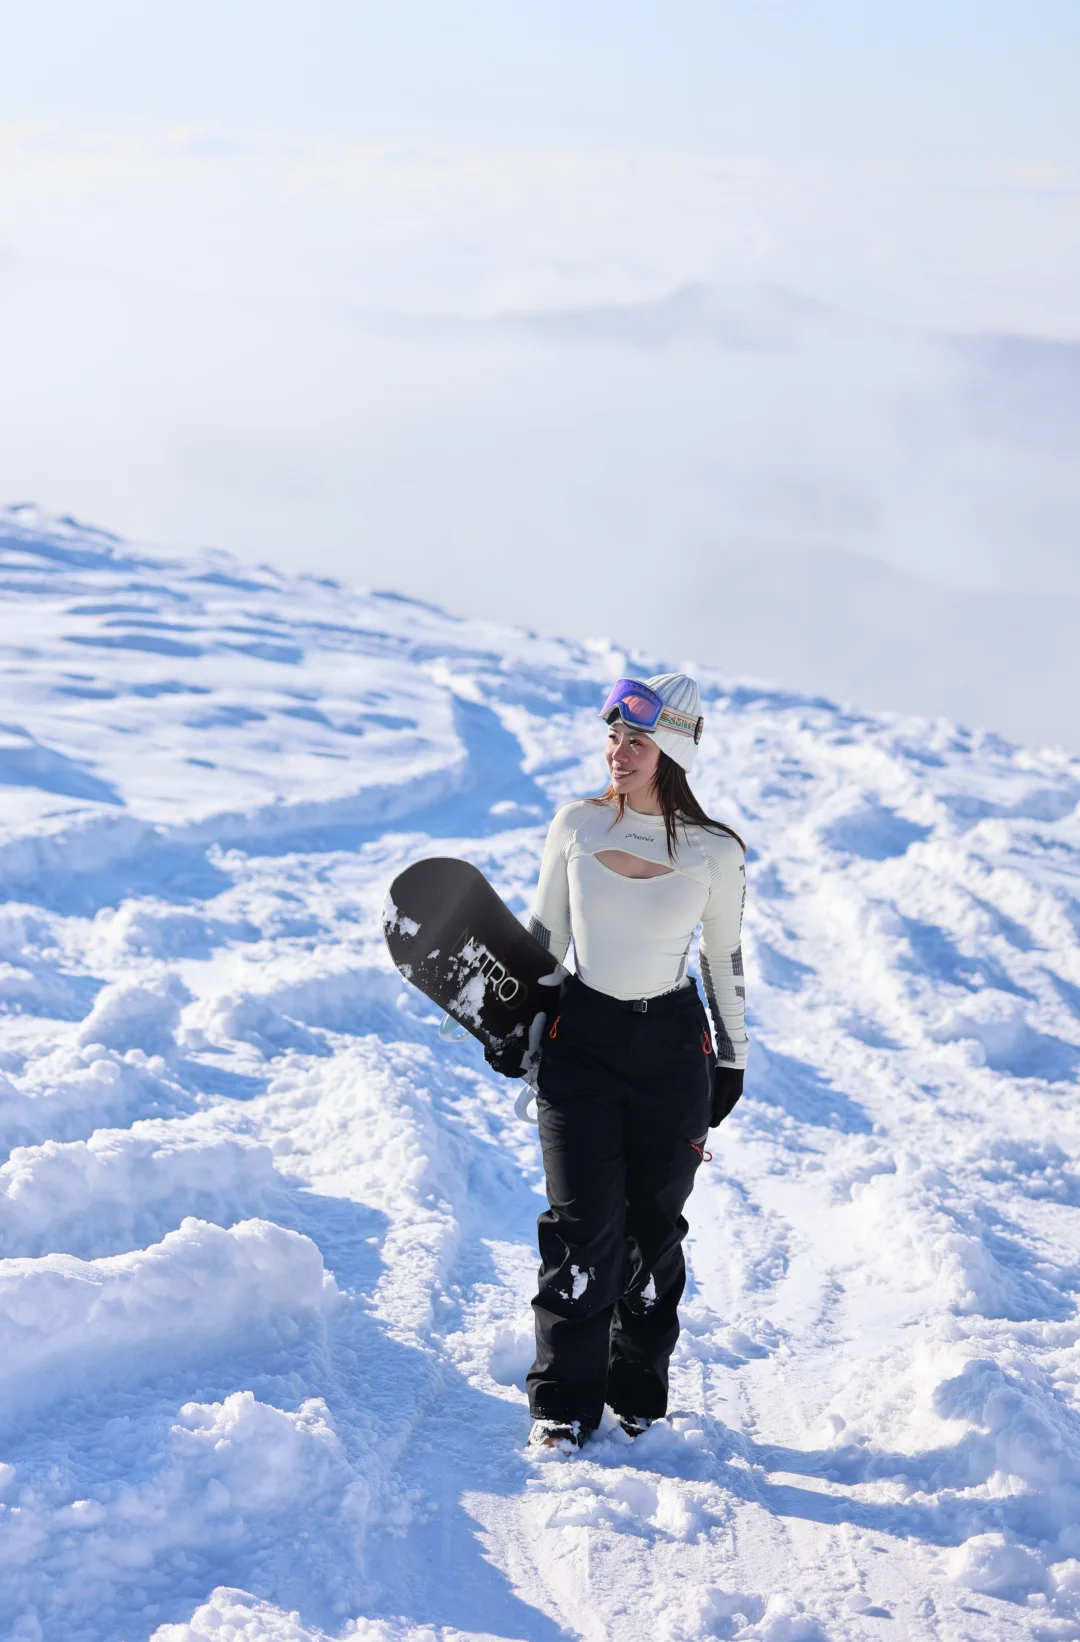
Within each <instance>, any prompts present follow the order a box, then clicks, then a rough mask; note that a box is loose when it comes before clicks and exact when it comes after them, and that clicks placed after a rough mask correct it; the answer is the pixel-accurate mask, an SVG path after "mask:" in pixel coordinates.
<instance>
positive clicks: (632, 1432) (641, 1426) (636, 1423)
mask: <svg viewBox="0 0 1080 1642" xmlns="http://www.w3.org/2000/svg"><path fill="white" fill-rule="evenodd" d="M612 1413H613V1414H615V1410H614V1409H612ZM615 1418H616V1419H617V1420H618V1422H619V1424H620V1425H621V1426H622V1428H623V1430H624V1431H625V1432H626V1435H627V1436H628V1437H640V1436H641V1433H642V1432H643V1431H647V1430H648V1429H649V1427H650V1425H652V1424H653V1421H652V1420H651V1419H650V1418H649V1416H648V1414H615Z"/></svg>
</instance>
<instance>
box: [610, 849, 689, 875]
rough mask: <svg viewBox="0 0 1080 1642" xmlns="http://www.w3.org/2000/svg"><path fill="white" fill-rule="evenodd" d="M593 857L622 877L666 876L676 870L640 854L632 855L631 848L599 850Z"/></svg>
mask: <svg viewBox="0 0 1080 1642" xmlns="http://www.w3.org/2000/svg"><path fill="white" fill-rule="evenodd" d="M593 859H594V860H596V861H599V863H600V865H601V866H602V867H607V869H608V871H609V872H617V873H618V874H619V877H620V878H666V877H667V876H668V874H669V873H671V872H674V870H675V869H674V867H662V866H660V865H659V863H658V862H656V861H645V860H643V859H642V858H641V856H640V855H631V854H630V851H629V850H597V852H596V854H595V856H594V857H593Z"/></svg>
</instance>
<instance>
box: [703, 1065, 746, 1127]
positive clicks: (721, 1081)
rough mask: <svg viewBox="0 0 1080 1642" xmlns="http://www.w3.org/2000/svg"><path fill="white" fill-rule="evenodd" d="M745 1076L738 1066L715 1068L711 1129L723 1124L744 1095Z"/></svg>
mask: <svg viewBox="0 0 1080 1642" xmlns="http://www.w3.org/2000/svg"><path fill="white" fill-rule="evenodd" d="M742 1086H743V1074H742V1068H741V1067H738V1066H714V1067H713V1086H712V1116H711V1117H710V1119H709V1128H710V1129H715V1128H716V1126H717V1124H718V1123H723V1121H724V1119H725V1118H726V1117H727V1115H728V1113H729V1112H730V1111H731V1110H732V1108H733V1107H734V1106H735V1104H736V1102H737V1101H738V1099H739V1096H740V1095H741V1094H742Z"/></svg>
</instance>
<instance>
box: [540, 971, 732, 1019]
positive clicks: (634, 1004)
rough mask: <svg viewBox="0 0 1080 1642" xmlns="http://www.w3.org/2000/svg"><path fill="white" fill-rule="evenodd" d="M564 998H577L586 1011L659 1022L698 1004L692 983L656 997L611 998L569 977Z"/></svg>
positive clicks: (578, 976)
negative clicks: (658, 1020)
mask: <svg viewBox="0 0 1080 1642" xmlns="http://www.w3.org/2000/svg"><path fill="white" fill-rule="evenodd" d="M563 996H564V998H565V999H567V1001H569V999H570V998H580V1000H581V1002H582V1003H583V1004H585V1006H586V1007H587V1008H589V1009H592V1010H595V1011H597V1013H602V1014H608V1015H647V1016H652V1017H658V1018H660V1019H664V1018H665V1017H667V1016H669V1015H678V1014H681V1012H682V1011H683V1010H685V1009H687V1008H693V1007H694V1006H695V1005H696V1004H699V1003H700V1002H701V998H700V996H699V994H698V989H697V987H696V986H695V985H694V983H693V981H687V982H686V983H685V985H683V986H677V987H676V988H675V989H674V991H672V992H661V993H660V995H659V996H658V997H656V998H612V997H610V996H609V995H608V993H606V992H597V990H596V988H595V987H593V986H586V985H585V982H584V981H583V980H582V979H581V977H580V975H571V976H570V977H569V979H568V980H567V981H566V982H565V991H564V993H563Z"/></svg>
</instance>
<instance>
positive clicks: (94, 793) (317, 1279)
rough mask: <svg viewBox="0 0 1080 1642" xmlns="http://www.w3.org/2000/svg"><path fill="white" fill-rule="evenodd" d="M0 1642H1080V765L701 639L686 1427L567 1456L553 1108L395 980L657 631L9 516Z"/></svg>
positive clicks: (681, 1370) (543, 789)
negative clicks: (538, 1297) (705, 983)
mask: <svg viewBox="0 0 1080 1642" xmlns="http://www.w3.org/2000/svg"><path fill="white" fill-rule="evenodd" d="M0 548H2V553H0V581H2V582H3V584H4V591H5V602H4V618H3V631H2V633H0V638H2V644H3V648H2V652H0V660H2V663H3V665H4V667H5V670H6V680H5V682H6V691H5V700H6V702H7V707H6V715H7V717H8V718H9V719H10V720H11V722H9V723H6V724H5V725H4V726H3V730H2V736H0V796H2V798H3V808H2V810H0V872H2V873H3V875H4V885H5V893H6V899H7V904H6V906H5V907H4V908H3V910H2V911H0V1009H2V1010H3V1017H2V1019H0V1140H2V1142H3V1148H4V1150H3V1154H2V1155H3V1157H4V1158H5V1159H6V1161H4V1162H3V1163H2V1165H0V1256H2V1258H0V1416H2V1417H0V1634H2V1635H3V1636H5V1637H8V1636H10V1637H11V1638H13V1639H15V1642H69V1639H70V1642H149V1639H151V1638H153V1639H154V1642H204V1639H205V1642H209V1639H211V1638H212V1639H214V1642H232V1639H237V1642H238V1639H239V1638H244V1639H245V1642H263V1639H265V1642H319V1639H323V1638H338V1637H342V1636H350V1637H356V1638H359V1639H361V1642H451V1639H462V1638H468V1639H469V1642H486V1639H489V1638H499V1639H507V1642H509V1639H512V1638H513V1639H522V1642H563V1639H568V1638H580V1639H583V1642H586V1639H587V1642H594V1639H595V1642H600V1639H603V1642H609V1639H610V1642H624V1639H625V1642H635V1639H647V1642H696V1639H698V1638H709V1637H717V1638H732V1639H734V1638H742V1639H751V1638H753V1639H761V1642H820V1639H821V1638H828V1639H830V1642H839V1639H844V1642H847V1639H851V1642H861V1639H863V1638H870V1637H874V1636H885V1635H891V1636H896V1637H897V1638H901V1637H902V1638H905V1639H906V1638H919V1639H921V1638H926V1639H934V1642H952V1639H953V1638H955V1639H957V1642H959V1639H961V1638H973V1639H978V1642H1001V1639H1006V1638H1011V1637H1016V1638H1021V1637H1032V1638H1036V1639H1038V1642H1059V1639H1060V1642H1066V1639H1068V1638H1080V1529H1078V1528H1077V1526H1076V1524H1077V1522H1078V1521H1080V1410H1078V1404H1077V1395H1078V1392H1077V1387H1078V1383H1080V1328H1078V1323H1077V1311H1076V1298H1077V1287H1078V1280H1080V1230H1078V1217H1077V1212H1076V1211H1077V1209H1078V1208H1080V1169H1078V1166H1077V1164H1076V1158H1077V1128H1078V1119H1077V1111H1076V1093H1077V1081H1078V1075H1080V946H1078V937H1080V816H1078V809H1077V806H1078V802H1080V765H1077V763H1076V762H1075V761H1070V760H1068V759H1067V758H1065V757H1064V756H1063V755H1059V754H1055V753H1052V752H1044V753H1038V752H1032V751H1027V750H1024V749H1018V748H1015V747H1012V746H1009V745H1007V744H1005V743H1003V742H1001V741H1000V740H999V739H997V738H995V737H993V736H989V735H985V734H980V735H972V734H968V733H967V732H964V731H961V730H958V729H956V728H955V727H954V726H952V725H948V724H942V723H938V724H927V723H923V722H916V721H911V720H903V721H901V720H889V719H882V718H873V719H872V718H867V717H863V716H860V715H858V714H856V713H852V712H848V711H845V710H843V709H840V708H838V707H836V706H834V705H833V704H831V703H829V702H825V701H817V700H810V699H806V698H802V697H798V696H795V695H791V694H784V693H782V692H777V691H771V690H768V689H765V688H763V687H762V688H757V687H751V686H733V685H732V684H731V682H730V681H727V680H724V679H722V678H720V677H719V676H717V675H714V674H710V673H704V674H703V675H702V682H703V689H704V694H705V697H706V704H707V705H706V712H707V715H708V731H707V735H706V741H705V744H704V745H703V751H702V761H701V771H700V777H699V779H698V781H697V786H698V789H699V791H700V793H701V796H702V798H703V799H704V800H705V802H706V803H707V804H708V805H709V806H710V807H711V808H712V809H713V810H714V811H715V812H717V813H719V814H721V815H723V816H725V817H727V818H728V819H730V820H731V821H732V822H733V823H734V824H735V825H737V826H738V827H739V828H740V830H742V831H744V832H745V834H746V835H747V836H748V838H749V839H750V841H751V845H752V851H751V857H750V862H749V884H750V890H749V901H748V908H747V935H746V947H747V971H748V989H749V1000H750V1005H751V1027H752V1035H753V1039H754V1043H753V1049H752V1054H751V1061H750V1071H749V1075H748V1093H747V1096H746V1098H745V1099H744V1100H743V1102H742V1103H741V1104H740V1106H739V1107H738V1108H737V1110H736V1112H735V1113H734V1114H733V1116H732V1117H731V1119H730V1120H729V1121H728V1123H727V1124H725V1125H724V1127H723V1129H721V1130H720V1131H718V1132H717V1133H715V1134H714V1137H713V1138H714V1152H715V1157H714V1160H713V1162H712V1163H711V1164H710V1165H708V1166H706V1167H705V1168H703V1170H702V1171H701V1174H700V1176H699V1181H698V1185H697V1188H696V1190H695V1193H694V1196H693V1198H692V1200H691V1206H690V1220H691V1226H692V1232H691V1238H690V1242H689V1245H688V1253H689V1263H690V1282H689V1286H688V1291H687V1298H686V1302H685V1307H684V1323H685V1328H684V1333H683V1336H682V1339H681V1340H680V1343H679V1346H678V1349H677V1353H676V1358H675V1362H674V1375H673V1399H672V1414H671V1417H670V1418H669V1420H668V1421H667V1422H666V1423H665V1424H664V1425H662V1426H658V1427H655V1428H654V1429H652V1430H650V1431H649V1432H648V1433H647V1434H646V1435H645V1436H643V1437H642V1438H640V1439H639V1440H638V1442H637V1443H636V1444H631V1442H630V1441H629V1439H628V1438H626V1437H625V1436H624V1435H623V1433H622V1432H621V1431H620V1430H619V1429H618V1428H617V1427H614V1426H613V1425H610V1424H607V1425H605V1426H604V1427H603V1428H602V1429H601V1431H600V1433H599V1434H598V1436H597V1437H596V1438H595V1439H594V1441H593V1442H592V1443H591V1444H590V1445H589V1446H588V1448H587V1449H586V1450H585V1451H584V1453H583V1454H582V1455H581V1456H580V1457H577V1458H575V1459H572V1460H568V1459H565V1458H563V1457H561V1456H544V1457H543V1458H539V1459H538V1458H529V1457H526V1455H525V1454H524V1453H523V1452H522V1443H523V1441H524V1438H525V1435H526V1432H527V1429H528V1420H527V1414H526V1409H525V1401H524V1395H523V1390H522V1385H523V1381H524V1374H525V1371H526V1369H527V1367H528V1363H529V1360H530V1353H531V1319H530V1313H529V1299H530V1295H531V1286H532V1282H533V1278H534V1270H535V1262H536V1256H535V1245H534V1223H535V1216H536V1214H537V1212H538V1210H539V1209H540V1207H541V1206H542V1176H541V1169H540V1160H539V1156H538V1150H537V1145H536V1139H535V1132H534V1131H532V1130H529V1129H526V1128H524V1127H523V1126H521V1125H520V1124H518V1123H517V1122H515V1120H514V1119H513V1115H512V1090H511V1089H510V1086H509V1085H507V1084H505V1083H504V1082H503V1081H502V1080H496V1079H494V1078H493V1077H492V1076H490V1075H489V1074H488V1072H487V1069H486V1068H485V1066H484V1064H483V1061H482V1059H481V1058H480V1056H479V1054H478V1052H477V1050H476V1048H475V1046H474V1045H472V1044H463V1045H456V1046H448V1045H445V1044H442V1043H440V1042H439V1040H438V1038H437V1035H436V1025H437V1022H436V1019H435V1015H434V1011H432V1010H430V1009H429V1008H428V1007H427V1005H426V1003H425V1001H424V1000H423V999H422V998H420V997H419V996H418V995H417V994H414V993H411V992H409V991H408V990H407V989H406V988H405V987H404V986H403V985H402V983H401V982H400V981H399V979H398V978H397V976H396V975H395V974H394V972H393V970H392V969H391V967H390V965H389V961H388V959H387V957H386V955H385V952H384V950H383V946H382V941H381V936H380V933H379V917H378V914H379V909H380V906H381V903H382V898H383V894H384V891H385V888H386V885H387V883H388V881H389V879H390V878H391V877H392V876H393V875H394V873H395V872H396V871H398V870H400V868H401V866H402V865H403V864H405V863H406V862H408V861H409V860H413V859H416V858H418V857H420V856H422V855H426V854H436V853H443V854H450V855H461V856H464V857H466V858H468V859H469V860H472V861H474V862H475V863H476V864H477V865H478V866H479V867H480V868H481V869H482V870H483V871H484V872H486V873H487V874H488V875H489V877H490V878H491V879H492V881H493V882H495V883H496V884H497V885H498V886H499V888H500V890H501V891H502V893H503V894H504V896H505V897H506V898H507V900H508V901H509V902H510V904H511V905H512V906H513V907H514V908H515V910H517V911H518V912H519V913H524V912H525V911H526V910H527V907H528V904H529V899H530V895H531V890H532V886H533V883H534V882H535V876H536V870H537V866H538V862H539V854H540V849H541V846H542V841H543V834H544V828H545V825H546V821H547V819H548V817H549V815H550V813H551V810H552V808H553V807H554V806H555V804H557V803H558V802H561V801H562V800H564V799H565V798H568V797H570V796H573V795H577V794H582V793H588V792H590V791H594V790H596V788H597V786H598V784H599V779H600V769H599V763H598V752H597V746H598V738H597V726H596V723H595V720H594V719H593V718H592V717H591V715H590V712H589V709H590V708H591V707H592V706H593V705H594V703H595V701H596V699H597V698H598V696H599V693H600V691H601V689H602V687H603V686H604V685H605V684H607V683H609V682H610V679H611V677H613V676H616V675H617V674H618V673H620V672H624V671H626V670H627V669H628V668H631V669H632V670H633V669H637V668H640V667H642V666H645V665H649V666H650V667H651V666H652V664H651V663H646V662H645V661H644V660H641V659H640V658H639V659H638V660H637V661H636V662H634V661H631V659H630V658H628V657H626V656H625V655H624V654H622V653H620V652H618V651H615V650H613V649H610V648H608V647H605V646H600V645H597V646H595V647H592V648H588V647H586V648H577V647H574V646H571V645H564V644H559V643H555V642H552V641H544V640H541V639H538V638H536V637H534V636H531V635H528V634H523V633H520V632H509V631H504V630H500V629H497V628H494V627H491V626H489V625H485V624H479V623H469V622H462V621H455V620H452V619H451V618H449V617H447V616H444V615H442V614H441V613H439V612H438V611H435V610H432V609H429V608H427V607H425V606H422V605H418V604H415V603H411V602H408V601H404V600H400V599H397V598H395V597H392V596H390V595H385V594H383V595H379V594H376V595H360V594H355V593H352V592H349V591H347V590H345V589H342V588H340V587H336V586H333V585H332V584H327V583H324V582H319V581H316V580H313V579H306V578H293V579H289V578H285V577H282V576H278V575H277V574H275V573H274V572H272V571H270V570H260V571H259V572H258V573H257V574H253V573H249V572H247V571H244V570H242V569H241V568H239V567H238V566H237V565H236V564H235V563H234V562H233V561H231V560H229V559H228V558H227V557H226V556H224V555H220V554H218V555H206V556H205V557H203V558H202V559H199V560H185V561H166V560H163V559H160V558H154V557H153V556H151V555H149V554H146V553H143V552H141V551H139V550H136V549H134V548H132V547H130V546H129V545H127V544H124V543H121V542H118V541H116V540H115V539H113V538H111V537H108V536H107V535H105V534H104V533H100V532H94V531H89V530H86V529H83V528H81V527H79V526H76V525H73V524H71V523H70V522H58V521H53V520H48V519H42V518H39V517H38V516H36V515H34V514H33V513H31V512H30V511H28V510H13V511H10V512H9V513H8V514H7V515H4V516H3V524H2V528H0Z"/></svg>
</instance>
